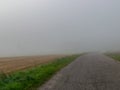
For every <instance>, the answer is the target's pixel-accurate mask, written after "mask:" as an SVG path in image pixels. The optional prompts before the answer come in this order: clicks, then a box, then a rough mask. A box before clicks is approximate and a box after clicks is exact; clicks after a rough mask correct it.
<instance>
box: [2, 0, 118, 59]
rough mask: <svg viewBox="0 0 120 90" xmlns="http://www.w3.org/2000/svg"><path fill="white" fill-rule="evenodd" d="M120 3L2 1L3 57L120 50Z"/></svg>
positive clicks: (112, 0) (97, 0) (115, 0)
mask: <svg viewBox="0 0 120 90" xmlns="http://www.w3.org/2000/svg"><path fill="white" fill-rule="evenodd" d="M119 4H120V1H119V0H0V56H1V57H3V56H25V55H47V54H73V53H82V52H90V51H100V52H103V51H119V50H120V40H119V39H120V12H119V10H120V5H119Z"/></svg>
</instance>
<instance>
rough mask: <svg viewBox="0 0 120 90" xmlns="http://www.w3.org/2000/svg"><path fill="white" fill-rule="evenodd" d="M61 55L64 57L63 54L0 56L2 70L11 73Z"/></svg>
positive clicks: (0, 70)
mask: <svg viewBox="0 0 120 90" xmlns="http://www.w3.org/2000/svg"><path fill="white" fill-rule="evenodd" d="M60 57H63V55H50V56H27V57H12V58H0V72H4V73H10V72H13V71H17V70H21V69H26V68H29V67H33V66H36V65H39V64H44V63H48V62H51V61H53V60H55V59H56V58H60Z"/></svg>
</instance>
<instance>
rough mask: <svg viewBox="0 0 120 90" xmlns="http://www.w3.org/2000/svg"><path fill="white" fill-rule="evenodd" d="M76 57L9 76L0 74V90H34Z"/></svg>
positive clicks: (68, 57)
mask: <svg viewBox="0 0 120 90" xmlns="http://www.w3.org/2000/svg"><path fill="white" fill-rule="evenodd" d="M77 57H78V55H73V56H67V57H64V58H61V59H57V60H55V61H53V62H51V63H48V64H44V65H40V66H37V67H34V68H30V69H27V70H23V71H19V72H15V73H12V74H9V75H6V74H4V73H1V74H0V90H30V89H31V88H32V89H33V88H34V90H35V88H36V87H37V86H40V85H42V84H43V83H45V82H46V81H47V80H48V79H50V77H52V76H53V75H54V74H55V73H56V72H57V71H58V70H60V69H61V68H63V67H64V66H66V65H68V64H69V63H70V62H72V61H73V60H75V59H76V58H77Z"/></svg>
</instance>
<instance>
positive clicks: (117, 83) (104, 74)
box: [38, 53, 120, 90]
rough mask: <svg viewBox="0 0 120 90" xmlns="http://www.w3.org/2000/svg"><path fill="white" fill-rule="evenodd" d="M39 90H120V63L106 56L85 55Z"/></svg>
mask: <svg viewBox="0 0 120 90" xmlns="http://www.w3.org/2000/svg"><path fill="white" fill-rule="evenodd" d="M38 90H120V62H117V61H115V60H113V59H111V58H109V57H107V56H105V55H102V54H94V53H90V54H87V55H83V56H81V57H79V58H78V59H76V60H75V61H74V62H72V63H71V64H70V65H68V66H67V67H65V68H64V69H62V70H61V71H60V72H58V73H57V74H56V75H55V76H54V77H53V78H52V79H51V80H49V81H48V82H47V83H46V84H44V85H43V86H42V87H40V88H39V89H38Z"/></svg>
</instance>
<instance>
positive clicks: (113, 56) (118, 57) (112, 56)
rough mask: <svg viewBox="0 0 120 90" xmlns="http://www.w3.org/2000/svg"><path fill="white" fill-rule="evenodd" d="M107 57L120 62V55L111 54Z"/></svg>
mask: <svg viewBox="0 0 120 90" xmlns="http://www.w3.org/2000/svg"><path fill="white" fill-rule="evenodd" d="M106 55H107V56H109V57H111V58H113V59H115V60H118V61H120V54H114V53H109V54H106Z"/></svg>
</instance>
